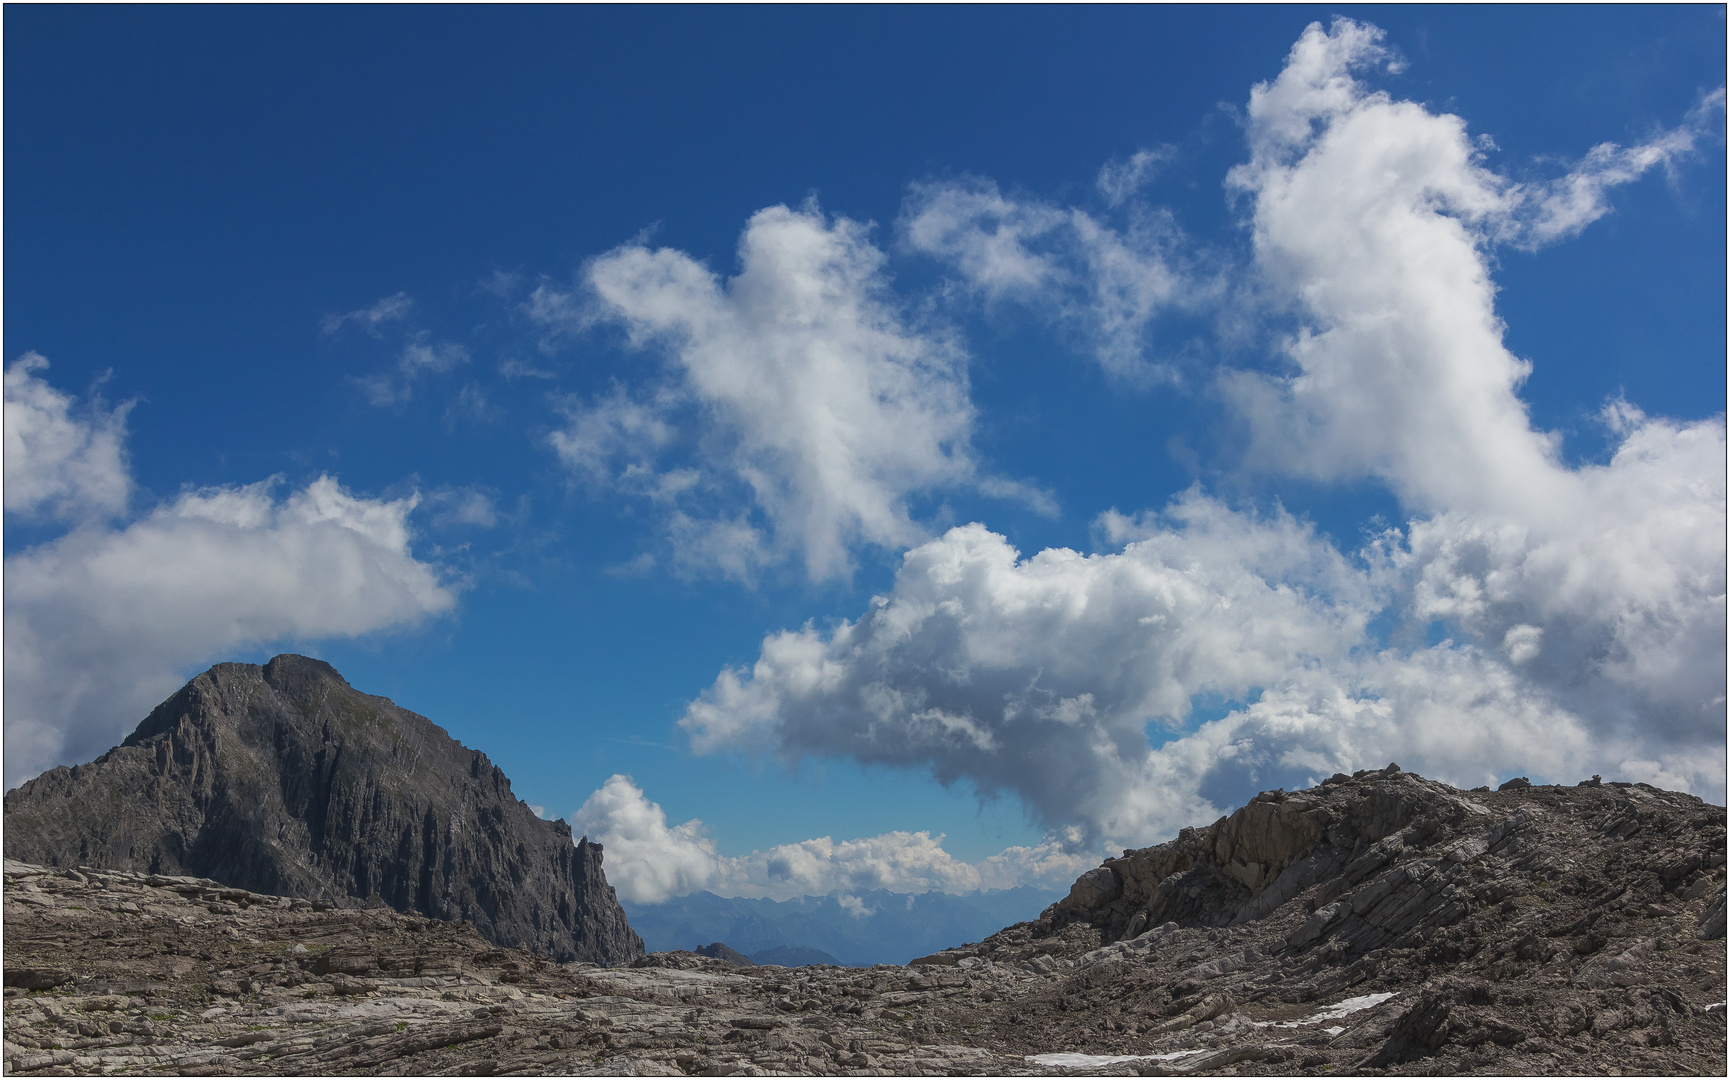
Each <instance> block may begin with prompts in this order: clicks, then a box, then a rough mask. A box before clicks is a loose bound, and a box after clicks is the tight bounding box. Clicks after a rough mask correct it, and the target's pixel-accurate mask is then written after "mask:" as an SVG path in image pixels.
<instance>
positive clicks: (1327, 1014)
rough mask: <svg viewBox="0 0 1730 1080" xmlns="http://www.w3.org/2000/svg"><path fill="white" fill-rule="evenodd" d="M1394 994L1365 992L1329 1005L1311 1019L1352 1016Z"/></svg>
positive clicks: (1336, 1018) (1335, 1018) (1332, 1018)
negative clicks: (1362, 994) (1360, 995)
mask: <svg viewBox="0 0 1730 1080" xmlns="http://www.w3.org/2000/svg"><path fill="white" fill-rule="evenodd" d="M1393 996H1394V995H1393V994H1392V993H1387V994H1365V995H1364V996H1362V997H1355V998H1346V999H1345V1000H1344V1001H1342V1002H1340V1003H1339V1004H1337V1005H1329V1006H1328V1007H1327V1008H1325V1009H1323V1010H1322V1011H1321V1012H1318V1013H1316V1014H1315V1015H1314V1016H1312V1017H1310V1021H1311V1022H1312V1023H1314V1022H1315V1021H1318V1020H1338V1019H1339V1018H1340V1017H1342V1016H1350V1015H1351V1014H1352V1013H1355V1012H1363V1011H1364V1010H1365V1009H1373V1008H1375V1007H1376V1006H1377V1005H1380V1004H1381V1003H1382V1002H1384V1001H1388V1000H1390V999H1392V998H1393Z"/></svg>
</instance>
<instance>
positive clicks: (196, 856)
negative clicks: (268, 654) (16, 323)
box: [5, 655, 643, 964]
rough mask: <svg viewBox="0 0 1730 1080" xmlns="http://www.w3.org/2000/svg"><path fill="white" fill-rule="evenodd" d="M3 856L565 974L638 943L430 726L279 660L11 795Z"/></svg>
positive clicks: (246, 668) (186, 692) (558, 840)
mask: <svg viewBox="0 0 1730 1080" xmlns="http://www.w3.org/2000/svg"><path fill="white" fill-rule="evenodd" d="M5 812H6V838H5V850H6V857H7V858H9V859H19V860H23V861H25V862H30V863H37V864H41V865H45V866H50V867H72V866H89V867H100V868H106V869H114V870H135V871H141V872H145V873H153V874H168V875H193V876H198V877H206V878H211V879H214V880H216V881H219V882H221V883H223V884H224V885H228V886H231V887H233V888H238V889H247V890H252V891H254V892H258V893H265V894H271V895H282V896H294V897H302V898H305V899H307V900H312V901H320V902H323V903H327V904H330V905H333V906H336V907H349V908H356V907H369V906H371V907H380V906H388V907H391V908H395V909H396V910H398V911H414V912H419V913H421V914H424V915H429V916H432V917H434V918H438V919H445V920H450V921H460V920H468V921H470V922H472V923H473V924H474V926H475V928H476V929H477V930H478V931H479V932H480V933H481V935H482V936H484V937H485V938H486V939H487V940H489V941H492V942H494V943H496V944H499V945H505V946H510V947H517V948H523V949H527V950H529V951H531V952H535V953H539V954H541V955H544V956H549V957H552V958H553V959H555V960H559V961H572V960H586V961H591V962H595V963H601V964H622V963H629V962H630V961H632V960H634V959H635V958H637V957H639V956H641V955H643V943H642V941H641V939H640V938H638V936H637V935H636V933H635V932H634V931H632V930H631V928H630V927H629V926H628V925H627V924H626V921H625V913H624V911H623V910H622V909H621V908H620V907H619V903H618V900H617V898H616V897H615V896H614V894H613V889H612V887H611V886H609V885H608V884H607V881H606V876H605V874H604V873H603V872H602V869H601V848H600V845H598V844H591V843H589V842H588V841H587V840H586V839H585V840H583V841H580V842H578V843H576V844H575V845H573V844H572V842H571V830H570V826H569V825H567V824H565V823H564V822H563V821H543V820H541V819H539V818H537V817H536V816H535V815H534V813H533V812H531V811H530V810H529V808H528V807H527V806H526V805H524V804H523V803H522V802H520V801H518V800H517V799H516V798H514V797H513V796H512V794H511V786H510V781H509V780H507V779H506V778H505V775H504V774H503V773H502V772H500V771H499V769H498V768H497V767H496V766H494V765H493V764H492V762H490V761H488V760H487V757H486V755H485V754H483V753H481V752H479V751H478V750H470V749H468V748H467V747H464V746H463V745H462V744H461V743H458V742H457V741H456V740H454V739H452V738H451V737H450V736H449V735H448V734H447V733H446V732H445V731H444V729H443V728H440V727H437V726H436V725H434V724H432V723H431V722H430V721H428V720H427V719H426V718H425V717H422V716H418V715H416V714H414V713H411V712H409V711H407V710H406V709H400V708H398V707H397V706H395V705H394V704H392V703H391V702H390V701H388V700H387V699H385V698H380V697H373V696H371V695H368V694H362V693H360V692H359V691H356V690H355V689H354V688H353V687H351V686H349V685H348V683H347V682H345V681H344V680H343V678H342V676H340V675H338V674H337V673H336V671H335V670H334V669H333V668H331V667H330V665H328V664H325V663H323V662H322V661H318V660H312V659H308V658H307V657H304V656H293V655H284V656H278V657H276V658H275V659H273V660H271V661H270V663H268V664H266V665H264V666H262V667H260V666H258V665H255V664H218V665H217V666H215V667H213V668H211V669H210V670H209V671H207V672H205V673H204V674H202V675H200V676H198V677H197V678H195V679H193V680H192V681H191V682H189V683H187V684H186V686H184V687H183V688H181V690H180V691H179V692H178V693H176V694H175V695H174V696H173V697H171V698H169V699H168V700H167V701H165V702H163V703H162V704H161V705H159V706H157V708H156V709H155V710H154V711H153V712H152V713H151V714H150V716H149V717H147V718H146V719H145V720H144V722H143V723H141V724H140V725H139V726H138V729H137V730H136V731H134V732H133V733H132V734H131V735H130V736H128V737H127V739H126V741H125V742H124V743H122V744H121V745H120V746H118V747H116V748H115V749H113V750H110V751H109V752H108V753H106V754H104V755H103V756H102V757H100V758H98V759H97V760H95V761H93V762H91V763H89V764H87V765H79V766H76V767H73V768H70V769H69V768H65V767H61V768H57V769H53V770H51V771H49V772H47V773H44V774H43V775H41V776H39V777H37V778H36V779H34V780H31V781H29V782H28V783H25V784H24V785H23V786H21V787H19V788H17V789H15V790H13V791H9V792H7V793H6V802H5Z"/></svg>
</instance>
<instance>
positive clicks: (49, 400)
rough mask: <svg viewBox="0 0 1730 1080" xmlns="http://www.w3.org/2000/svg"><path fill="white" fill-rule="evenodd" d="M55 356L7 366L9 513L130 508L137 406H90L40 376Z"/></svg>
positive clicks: (77, 514)
mask: <svg viewBox="0 0 1730 1080" xmlns="http://www.w3.org/2000/svg"><path fill="white" fill-rule="evenodd" d="M47 369H48V361H47V360H46V359H44V358H43V357H42V356H41V355H40V354H38V353H33V352H31V353H25V354H24V355H23V356H21V357H19V358H18V359H17V360H15V361H13V363H12V366H11V367H8V368H7V369H6V404H5V409H6V513H8V514H20V515H23V516H26V517H53V518H60V519H74V520H81V519H84V518H88V517H93V516H112V515H116V514H122V513H124V512H125V511H126V502H127V499H128V497H129V496H130V495H131V492H132V477H131V474H130V472H129V471H128V469H127V464H126V445H125V444H126V413H127V411H128V410H129V409H130V408H131V405H130V403H128V404H125V405H121V406H119V407H117V408H114V409H104V408H103V407H102V404H101V403H100V402H92V403H91V404H90V405H89V406H87V407H85V408H82V409H81V408H78V407H77V403H76V402H75V401H74V400H73V399H72V398H71V397H69V396H67V395H66V394H63V393H61V392H60V391H59V390H56V389H55V388H54V387H52V386H50V385H49V384H48V381H47V380H46V379H44V378H42V377H41V376H40V375H39V374H38V373H39V372H42V371H46V370H47Z"/></svg>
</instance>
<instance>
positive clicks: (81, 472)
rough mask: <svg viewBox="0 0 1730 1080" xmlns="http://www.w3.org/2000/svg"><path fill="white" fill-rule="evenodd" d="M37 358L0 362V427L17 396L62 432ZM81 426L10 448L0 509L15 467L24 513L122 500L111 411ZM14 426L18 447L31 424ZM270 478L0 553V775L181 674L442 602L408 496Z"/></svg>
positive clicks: (46, 754)
mask: <svg viewBox="0 0 1730 1080" xmlns="http://www.w3.org/2000/svg"><path fill="white" fill-rule="evenodd" d="M41 366H42V365H41V363H40V358H37V357H33V356H27V357H25V358H24V359H23V360H21V361H19V362H18V363H16V364H14V365H13V367H12V368H10V369H9V370H8V372H7V377H6V390H7V397H6V410H7V420H8V438H11V437H12V435H13V433H14V432H13V430H12V428H11V419H12V417H13V415H14V408H15V406H16V407H17V408H18V409H19V410H21V411H22V410H29V409H34V410H36V414H37V415H36V417H35V419H37V420H40V418H41V416H42V415H46V417H47V419H48V420H49V421H53V422H54V423H60V424H70V425H73V427H74V428H76V424H77V422H76V421H73V420H69V419H68V417H70V416H72V415H73V412H72V408H73V403H72V401H71V399H69V398H67V397H65V396H64V395H62V394H60V393H59V392H58V391H55V390H53V389H52V388H50V387H47V386H46V384H43V383H42V382H41V381H40V380H39V379H37V378H36V376H35V375H34V374H33V372H34V371H37V370H40V368H41ZM15 389H16V395H17V396H16V398H15V397H14V393H15ZM84 423H85V424H86V426H85V427H84V428H83V429H82V433H80V432H78V431H74V432H73V433H72V435H71V436H68V435H67V434H66V432H65V431H61V433H60V434H61V435H62V436H63V437H60V438H57V439H56V440H53V441H50V442H47V443H36V444H34V446H33V448H32V449H30V450H28V451H27V452H26V453H24V454H21V455H19V457H18V458H16V459H14V457H13V455H12V454H11V453H10V452H8V454H7V461H6V468H7V478H6V479H7V498H8V507H7V509H8V510H9V511H11V510H12V509H13V507H12V505H11V499H12V498H13V491H14V487H13V484H14V482H15V477H16V479H17V483H18V490H20V491H22V492H28V493H44V492H46V493H48V494H47V495H46V496H43V497H42V498H41V499H38V501H35V502H26V505H27V506H39V505H45V504H46V501H47V500H48V499H56V498H58V499H61V500H63V501H62V502H61V503H60V505H71V504H72V502H71V501H75V500H83V505H87V506H91V507H95V508H99V509H102V510H105V511H108V512H115V511H118V510H119V509H120V508H121V506H123V502H122V501H121V500H122V499H123V494H124V492H126V491H127V490H128V488H129V486H130V478H129V476H128V475H127V474H126V472H125V468H124V453H123V449H124V448H123V446H122V445H121V444H120V441H119V439H120V432H119V431H118V429H117V425H118V419H117V417H115V416H114V415H113V414H107V415H104V414H101V413H100V412H99V411H98V412H97V413H96V417H95V419H94V420H92V421H86V422H84ZM22 430H23V432H24V438H25V440H26V446H27V447H30V446H32V445H33V444H32V443H31V439H32V438H33V436H34V432H35V431H39V430H41V427H40V426H39V427H37V428H30V427H23V428H22ZM51 430H52V429H51ZM72 436H76V437H72ZM44 445H46V446H47V447H48V448H49V449H48V450H43V449H42V446H44ZM68 447H71V448H72V449H71V450H70V451H68V450H67V448H68ZM50 451H52V452H50ZM277 486H278V484H277V482H276V481H273V480H267V481H264V482H262V483H258V484H253V485H250V486H246V487H217V488H206V489H201V490H195V491H187V492H183V493H182V494H181V495H179V496H178V497H176V498H174V499H172V500H170V501H168V502H165V503H163V504H162V505H159V506H157V507H155V508H154V509H152V510H150V511H149V512H147V513H145V514H144V515H143V516H141V517H138V518H136V519H135V520H132V521H130V522H127V523H124V524H121V525H113V524H107V523H104V522H100V521H87V522H85V523H84V524H82V525H80V526H79V527H77V528H75V529H73V530H72V531H71V532H69V533H67V534H66V535H64V536H61V537H60V538H58V539H55V540H52V541H49V542H46V543H43V544H40V545H38V546H36V547H31V548H27V549H25V550H24V551H22V552H19V553H18V554H15V555H11V556H8V557H7V559H6V568H5V569H6V606H5V626H6V655H5V663H6V783H7V785H8V786H11V785H13V784H16V783H18V782H20V781H22V780H24V779H27V778H29V777H30V776H33V775H35V774H36V773H38V772H40V771H42V770H43V769H45V768H48V767H50V766H53V765H56V764H61V763H73V762H78V761H84V760H88V759H89V758H91V757H93V756H95V755H96V754H98V753H100V752H101V751H103V750H106V749H107V748H108V747H110V746H112V745H114V744H115V743H116V742H118V741H119V740H120V739H121V738H122V737H123V736H124V735H125V734H126V732H127V731H128V730H130V729H131V727H132V726H133V725H135V724H137V722H138V721H139V720H141V719H143V718H144V716H145V714H146V713H147V712H148V711H149V710H150V708H151V707H152V706H154V705H155V704H156V703H157V702H158V701H160V700H161V699H163V698H164V697H166V696H167V695H168V694H169V693H170V692H172V691H173V690H174V689H175V688H176V687H177V686H179V685H180V683H181V682H182V681H183V680H184V677H185V673H186V671H187V670H188V669H189V668H193V667H197V666H200V665H202V664H206V663H209V662H211V661H213V660H221V659H230V658H232V654H233V653H234V651H235V650H237V649H246V648H260V647H263V646H266V645H268V644H270V643H273V642H304V641H312V640H316V639H319V638H328V637H344V636H351V635H356V634H363V633H368V632H371V631H376V630H382V629H386V628H389V627H397V626H406V625H412V624H414V623H416V622H418V621H420V620H422V619H424V618H426V617H428V616H431V615H436V614H438V613H441V612H444V611H448V610H450V608H451V607H452V606H453V605H454V604H455V602H456V597H455V594H454V592H453V591H452V589H451V588H450V587H449V586H448V585H446V584H443V583H442V582H441V581H440V575H439V572H438V569H437V568H436V567H434V566H432V565H429V564H427V563H424V562H421V561H419V560H417V559H416V558H415V557H414V555H413V554H412V553H411V551H410V533H409V529H408V525H407V520H406V519H407V515H408V513H409V511H410V510H411V509H413V507H414V504H415V501H414V500H413V499H403V500H396V501H380V500H374V499H367V498H363V497H359V496H355V495H352V494H350V493H348V492H345V491H344V490H342V488H341V487H339V486H338V484H337V482H336V481H335V480H334V479H331V478H330V477H320V478H318V479H317V480H314V481H313V482H311V483H310V484H308V485H307V486H306V487H304V488H302V489H300V490H298V491H294V492H291V493H290V494H289V495H288V496H287V497H286V498H278V497H277V496H276V495H275V494H274V489H275V488H276V487H277ZM32 497H33V498H35V497H36V496H35V495H34V494H33V495H32Z"/></svg>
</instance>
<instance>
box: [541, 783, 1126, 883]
mask: <svg viewBox="0 0 1730 1080" xmlns="http://www.w3.org/2000/svg"><path fill="white" fill-rule="evenodd" d="M575 825H576V827H577V828H578V829H579V830H580V831H581V832H583V833H584V834H586V835H587V836H589V837H590V838H591V839H593V840H597V841H599V842H600V843H601V844H603V845H604V846H605V848H606V857H607V880H608V881H609V882H610V883H611V884H612V885H613V887H614V888H615V889H617V890H618V891H619V895H620V896H621V897H623V898H624V899H625V900H626V901H627V902H633V903H642V904H658V903H660V902H662V901H663V900H666V899H667V898H668V897H670V896H680V895H683V894H685V893H690V892H696V891H698V890H700V889H707V890H709V891H711V892H714V893H717V894H719V895H722V896H752V897H759V896H766V897H770V898H772V899H777V900H785V899H788V898H790V897H794V896H812V895H819V896H821V895H828V894H830V893H835V892H840V893H842V894H843V895H844V897H845V898H844V899H842V900H841V903H842V905H843V906H844V907H846V906H847V902H848V900H851V901H852V902H853V904H854V905H857V907H858V909H859V910H856V911H854V914H855V915H858V916H860V917H863V916H864V915H867V914H869V913H870V912H869V911H868V910H866V909H864V905H863V904H862V902H860V901H859V900H858V898H857V897H856V896H854V895H852V894H855V893H859V892H864V891H867V890H871V889H886V890H889V891H891V892H904V893H922V892H949V893H963V892H972V891H975V890H978V889H1005V888H1012V887H1014V886H1017V885H1038V886H1041V887H1045V888H1056V887H1061V886H1062V885H1066V884H1068V883H1069V882H1070V881H1072V880H1074V878H1075V877H1076V876H1077V875H1079V874H1080V873H1081V872H1082V871H1084V870H1087V869H1088V868H1089V867H1091V866H1093V865H1095V864H1096V863H1097V862H1098V856H1097V854H1096V853H1095V854H1091V855H1090V854H1078V853H1075V852H1072V851H1070V850H1067V849H1066V847H1065V846H1064V845H1063V844H1061V843H1059V842H1057V841H1056V840H1048V841H1046V842H1044V843H1042V844H1039V845H1035V846H1033V847H1026V846H1017V847H1011V848H1008V849H1006V850H1004V851H1003V852H1001V853H999V854H997V855H993V856H991V857H989V858H987V859H984V860H982V861H981V862H979V863H978V864H973V863H967V862H963V861H961V860H959V859H956V858H955V857H954V856H952V855H950V854H949V853H948V852H947V851H945V850H943V837H942V836H936V837H933V836H932V835H931V834H930V833H927V832H890V833H884V834H882V835H880V836H871V837H865V838H862V839H857V840H843V841H840V842H837V841H835V840H833V839H831V838H829V837H826V836H825V837H818V838H817V839H814V840H804V841H800V842H798V843H791V844H780V845H777V846H775V847H773V848H769V849H768V850H766V851H753V852H751V853H750V854H748V855H741V856H723V855H719V854H717V853H716V849H715V845H714V842H713V841H711V840H710V839H709V837H708V836H707V835H706V834H705V832H704V830H703V823H702V822H701V821H699V820H695V819H693V820H691V821H687V822H685V823H684V824H683V825H678V826H669V825H668V824H667V816H666V812H665V811H664V810H662V808H661V807H660V805H659V804H658V803H654V802H651V801H649V799H648V798H647V796H645V795H644V794H643V791H642V789H640V788H638V787H637V786H636V784H635V783H634V782H632V780H631V779H630V777H627V776H620V775H614V776H612V777H610V778H608V780H607V782H606V783H604V784H602V785H601V787H600V788H599V789H598V790H597V791H596V792H595V793H594V794H593V795H591V796H589V798H588V801H586V802H585V803H583V806H582V809H580V810H578V811H577V814H576V818H575ZM850 910H852V909H850Z"/></svg>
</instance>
